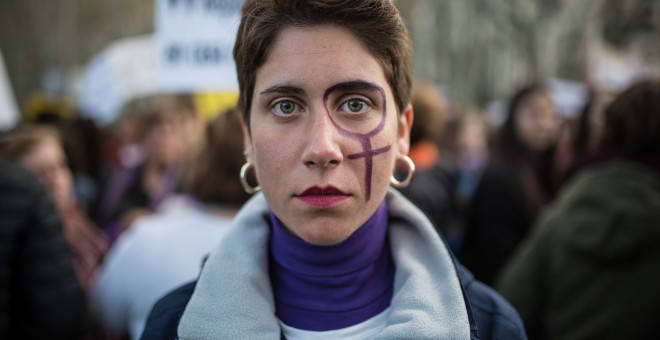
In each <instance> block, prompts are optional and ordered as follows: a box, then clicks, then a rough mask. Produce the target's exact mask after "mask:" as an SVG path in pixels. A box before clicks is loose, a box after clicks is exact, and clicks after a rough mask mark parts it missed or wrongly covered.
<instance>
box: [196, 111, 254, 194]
mask: <svg viewBox="0 0 660 340" xmlns="http://www.w3.org/2000/svg"><path fill="white" fill-rule="evenodd" d="M244 161H245V158H244V157H243V133H242V130H241V124H240V118H239V113H238V111H236V110H230V111H227V112H224V113H221V114H219V115H218V116H217V117H216V118H215V119H213V120H212V121H211V122H209V124H208V125H207V127H206V134H205V138H204V142H203V145H202V147H201V150H200V151H199V154H198V155H197V158H196V159H195V160H194V161H193V163H192V164H191V166H190V169H189V170H188V172H187V174H186V177H185V179H184V186H185V189H186V191H187V192H188V193H190V194H191V195H192V196H194V197H195V198H196V199H198V200H199V201H201V202H204V203H210V204H220V205H226V206H230V207H240V206H241V205H242V204H243V203H244V202H245V201H247V200H248V198H250V196H249V195H248V194H246V193H245V191H243V187H242V186H241V182H240V179H239V177H238V174H239V172H240V169H241V165H243V162H244Z"/></svg>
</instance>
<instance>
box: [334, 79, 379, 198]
mask: <svg viewBox="0 0 660 340" xmlns="http://www.w3.org/2000/svg"><path fill="white" fill-rule="evenodd" d="M356 89H368V90H372V91H377V92H378V93H380V96H381V100H382V103H383V112H382V115H381V118H380V123H378V126H376V127H375V128H374V129H373V130H371V131H369V132H367V133H357V132H353V131H348V130H346V129H344V128H343V127H341V126H340V125H339V124H337V122H335V120H334V119H333V118H332V114H331V113H330V109H329V108H328V105H327V102H328V98H329V97H330V94H331V93H332V92H333V91H336V90H356ZM323 104H324V106H325V110H326V112H327V114H328V116H329V117H330V121H331V122H332V124H333V125H334V126H335V128H336V129H337V131H339V133H340V134H341V135H342V136H345V137H348V138H351V139H355V140H357V141H358V142H360V145H362V152H359V153H354V154H350V155H348V159H352V160H353V159H360V158H364V165H365V174H364V182H365V186H366V192H365V198H366V200H367V201H368V200H369V198H370V197H371V177H372V173H373V166H374V161H373V158H374V156H376V155H378V154H381V153H385V152H387V151H389V150H390V148H391V147H392V146H391V145H387V146H384V147H381V148H378V149H375V150H374V149H373V148H372V146H371V139H370V138H371V137H373V136H375V135H377V134H378V133H379V132H381V131H382V130H383V127H384V126H385V115H386V113H387V102H386V101H385V91H384V90H383V89H382V88H381V87H380V86H378V85H375V84H372V83H368V82H365V81H350V82H345V83H339V84H336V85H333V86H331V87H330V88H328V89H327V90H326V91H325V94H324V95H323Z"/></svg>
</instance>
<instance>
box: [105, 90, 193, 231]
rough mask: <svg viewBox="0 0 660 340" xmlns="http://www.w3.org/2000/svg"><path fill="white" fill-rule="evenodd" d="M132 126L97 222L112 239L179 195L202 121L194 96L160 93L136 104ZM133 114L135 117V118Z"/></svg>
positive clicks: (129, 128) (129, 124)
mask: <svg viewBox="0 0 660 340" xmlns="http://www.w3.org/2000/svg"><path fill="white" fill-rule="evenodd" d="M130 109H131V110H134V112H133V113H132V114H131V117H130V119H129V120H126V121H123V123H126V124H128V125H127V126H126V125H120V126H121V127H122V129H123V130H122V132H127V133H128V137H129V138H130V139H132V138H135V140H133V141H131V140H130V139H129V140H128V141H124V143H125V144H123V145H121V146H120V147H122V148H121V149H120V150H118V152H119V153H120V154H121V155H120V162H119V163H118V166H117V167H116V168H115V169H113V170H112V174H111V176H110V178H109V180H108V182H107V183H106V185H105V189H104V191H103V195H102V197H101V200H100V202H99V206H98V221H99V223H100V225H101V226H102V227H103V228H105V229H106V232H107V233H108V235H109V237H110V239H111V241H114V240H115V239H116V237H117V236H118V235H119V234H121V233H122V232H123V231H124V230H125V229H126V228H128V226H130V225H131V224H132V223H133V221H135V220H136V219H137V218H139V217H142V216H146V215H148V214H151V213H152V212H154V211H156V210H157V209H158V208H159V206H160V204H161V203H162V202H163V201H164V200H165V199H166V198H167V197H169V196H170V195H171V194H173V193H176V192H178V191H180V184H181V179H182V176H183V173H184V172H185V165H186V163H187V161H188V160H190V156H191V154H194V150H195V148H196V147H197V138H198V137H199V132H200V128H201V126H202V124H201V121H200V120H199V119H198V117H197V114H196V112H195V109H194V107H193V104H192V100H191V98H190V96H187V95H157V96H153V97H149V98H144V99H141V100H140V101H139V102H138V103H134V104H133V107H131V108H130ZM133 115H134V116H133Z"/></svg>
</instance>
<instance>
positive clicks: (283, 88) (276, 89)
mask: <svg viewBox="0 0 660 340" xmlns="http://www.w3.org/2000/svg"><path fill="white" fill-rule="evenodd" d="M270 93H294V94H304V93H305V90H303V89H301V88H300V87H296V86H290V85H274V86H271V87H269V88H267V89H265V90H263V91H261V92H260V93H259V95H264V94H270Z"/></svg>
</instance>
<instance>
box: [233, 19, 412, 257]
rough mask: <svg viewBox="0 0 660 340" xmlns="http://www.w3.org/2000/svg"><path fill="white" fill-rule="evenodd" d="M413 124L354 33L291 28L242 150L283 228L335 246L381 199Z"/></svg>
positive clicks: (266, 73) (258, 85) (275, 53)
mask: <svg viewBox="0 0 660 340" xmlns="http://www.w3.org/2000/svg"><path fill="white" fill-rule="evenodd" d="M412 116H413V114H412V108H411V107H410V106H408V107H407V108H406V109H405V111H404V112H403V113H402V114H401V115H399V114H398V113H397V109H396V105H395V101H394V96H393V93H392V89H391V88H390V86H389V84H388V83H387V80H386V79H385V75H384V71H383V69H382V67H381V65H380V64H379V62H378V61H377V59H376V58H374V57H373V56H372V55H371V54H370V53H369V52H368V51H367V50H366V49H365V47H364V46H363V45H362V44H361V43H360V41H359V40H358V39H357V38H356V37H355V36H354V35H353V34H352V33H350V32H349V31H348V30H345V29H343V28H339V27H336V26H329V25H321V26H312V27H304V28H296V27H291V28H286V29H284V30H282V31H281V32H280V33H279V35H278V37H277V38H276V39H275V42H274V44H273V46H272V49H271V51H270V53H269V56H268V59H267V60H266V62H265V63H264V64H263V65H262V66H261V68H260V69H259V71H258V72H257V76H256V82H255V88H254V96H253V98H252V111H251V116H250V126H249V128H248V127H247V126H246V124H245V122H243V129H244V136H245V149H246V152H247V157H248V158H249V159H250V160H251V161H252V162H253V163H254V165H255V169H256V172H257V178H258V180H259V184H260V185H261V188H262V191H263V193H264V195H265V196H266V200H267V201H268V203H269V206H270V207H271V209H272V210H273V212H274V213H275V215H276V216H277V217H278V218H279V219H280V220H281V222H282V223H283V224H284V226H286V228H287V229H288V230H289V231H290V232H292V233H293V234H295V235H297V236H299V237H300V238H302V239H304V240H305V241H307V242H309V243H312V244H317V245H332V244H337V243H340V242H341V241H343V240H345V239H346V238H348V237H349V236H350V235H351V234H352V233H353V232H354V231H355V230H357V229H358V228H359V227H360V226H361V225H362V224H363V223H364V222H365V221H366V220H367V219H368V218H369V217H371V215H372V214H373V213H374V212H375V210H376V208H377V207H378V205H379V204H380V203H381V202H382V200H383V199H384V197H385V194H386V192H387V188H388V186H389V179H390V176H391V174H392V172H393V170H394V166H395V161H396V159H397V158H398V157H401V156H403V155H406V154H407V153H408V147H409V142H408V140H409V132H410V126H411V124H412ZM248 130H249V133H248Z"/></svg>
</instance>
